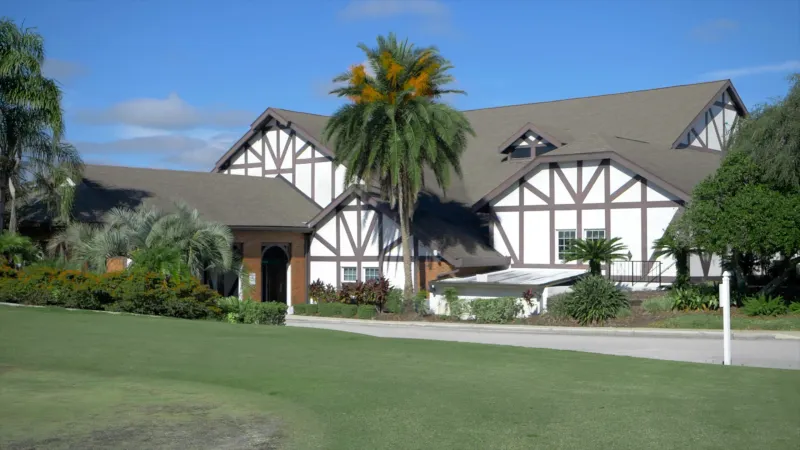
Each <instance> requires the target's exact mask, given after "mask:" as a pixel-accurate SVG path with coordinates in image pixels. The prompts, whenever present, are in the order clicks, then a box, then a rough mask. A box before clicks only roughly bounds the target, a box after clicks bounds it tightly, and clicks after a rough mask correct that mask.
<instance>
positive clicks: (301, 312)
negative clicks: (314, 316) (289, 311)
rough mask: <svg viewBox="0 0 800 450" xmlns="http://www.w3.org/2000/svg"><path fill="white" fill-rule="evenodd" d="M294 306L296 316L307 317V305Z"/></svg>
mask: <svg viewBox="0 0 800 450" xmlns="http://www.w3.org/2000/svg"><path fill="white" fill-rule="evenodd" d="M293 306H294V313H295V315H298V316H307V315H308V304H306V303H302V304H299V305H293Z"/></svg>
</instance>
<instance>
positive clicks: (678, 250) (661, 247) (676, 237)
mask: <svg viewBox="0 0 800 450" xmlns="http://www.w3.org/2000/svg"><path fill="white" fill-rule="evenodd" d="M673 224H674V223H673ZM673 224H670V226H668V227H667V230H666V231H665V232H664V234H663V235H662V236H661V237H660V238H658V239H656V240H655V241H653V257H654V258H660V257H662V256H668V257H671V258H673V259H674V260H675V272H676V274H677V276H676V277H675V283H673V287H682V286H684V285H686V284H688V283H689V256H690V255H691V254H692V253H693V252H694V251H695V250H694V249H693V248H692V247H691V245H690V244H689V242H688V241H687V240H686V239H684V238H683V237H682V236H681V234H680V232H679V231H678V229H677V228H676V227H673Z"/></svg>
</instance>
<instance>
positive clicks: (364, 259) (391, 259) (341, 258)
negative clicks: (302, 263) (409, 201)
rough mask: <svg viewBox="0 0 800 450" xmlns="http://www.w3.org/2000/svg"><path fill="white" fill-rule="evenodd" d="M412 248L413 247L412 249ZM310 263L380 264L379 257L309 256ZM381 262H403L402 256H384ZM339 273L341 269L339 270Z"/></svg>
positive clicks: (340, 276) (340, 277)
mask: <svg viewBox="0 0 800 450" xmlns="http://www.w3.org/2000/svg"><path fill="white" fill-rule="evenodd" d="M412 248H413V247H412ZM309 258H310V259H311V261H317V262H336V263H365V262H378V263H380V262H381V259H380V257H378V256H363V257H362V256H309ZM412 259H413V258H412ZM383 262H403V256H402V255H397V256H391V255H384V256H383ZM336 265H337V267H340V266H341V264H336ZM339 271H340V272H341V268H340V269H339ZM341 279H342V274H341V273H339V275H338V280H339V281H341Z"/></svg>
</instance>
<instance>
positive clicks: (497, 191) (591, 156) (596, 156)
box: [472, 151, 690, 211]
mask: <svg viewBox="0 0 800 450" xmlns="http://www.w3.org/2000/svg"><path fill="white" fill-rule="evenodd" d="M604 159H610V160H613V161H614V162H616V163H617V164H619V165H620V166H622V167H625V168H626V169H628V170H630V171H631V172H634V173H636V174H639V175H640V176H642V177H643V178H646V179H648V180H650V181H651V182H654V183H655V184H657V185H658V186H659V187H661V188H662V189H663V190H665V191H666V192H669V193H670V194H672V195H674V196H676V197H677V198H679V199H681V200H684V201H688V200H689V197H690V196H689V193H687V192H684V191H682V190H680V189H678V188H676V187H675V186H673V185H671V184H670V183H668V182H666V181H665V180H664V179H663V178H661V177H659V176H656V175H655V174H653V173H651V172H650V171H647V170H645V169H643V168H642V167H641V166H639V165H637V164H634V163H633V162H631V161H630V160H628V159H627V158H625V157H623V156H621V155H619V154H617V153H615V152H613V151H603V152H588V153H575V154H569V155H551V154H546V155H542V156H538V157H536V158H533V159H532V160H531V161H529V162H527V163H525V164H524V165H522V167H521V168H520V169H519V170H517V171H516V172H515V173H514V174H513V175H511V176H510V177H508V178H506V180H505V181H503V182H502V183H501V184H500V185H498V186H497V187H496V188H494V189H492V190H491V191H490V192H489V193H488V194H486V195H484V196H483V198H481V199H480V200H478V201H477V202H475V203H474V204H473V205H472V210H473V211H479V210H481V209H482V208H483V207H484V206H486V205H487V204H489V203H490V202H491V201H492V200H494V199H495V198H496V197H498V196H499V195H501V194H503V193H504V192H506V191H507V190H508V188H510V187H511V186H512V185H514V183H516V182H517V180H519V179H520V178H521V177H524V176H525V175H526V174H528V173H530V172H531V171H533V170H534V169H536V168H537V167H539V166H540V165H542V164H549V163H551V162H556V163H557V162H576V161H580V160H587V161H597V160H604Z"/></svg>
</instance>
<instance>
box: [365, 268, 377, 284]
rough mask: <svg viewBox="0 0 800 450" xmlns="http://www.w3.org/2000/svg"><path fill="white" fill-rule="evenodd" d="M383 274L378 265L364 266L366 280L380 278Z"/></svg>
mask: <svg viewBox="0 0 800 450" xmlns="http://www.w3.org/2000/svg"><path fill="white" fill-rule="evenodd" d="M380 276H381V274H380V273H379V271H378V268H377V267H365V268H364V281H369V280H377V279H378V278H380Z"/></svg>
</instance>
